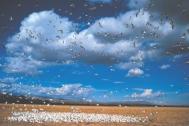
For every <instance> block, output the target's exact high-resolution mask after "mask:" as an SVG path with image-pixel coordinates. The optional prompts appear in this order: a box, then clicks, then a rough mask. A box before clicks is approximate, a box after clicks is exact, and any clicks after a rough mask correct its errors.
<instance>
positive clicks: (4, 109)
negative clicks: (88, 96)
mask: <svg viewBox="0 0 189 126" xmlns="http://www.w3.org/2000/svg"><path fill="white" fill-rule="evenodd" d="M52 125H53V126H189V108H184V107H180V108H179V107H125V106H123V107H117V106H70V105H63V106H58V105H24V104H0V126H52Z"/></svg>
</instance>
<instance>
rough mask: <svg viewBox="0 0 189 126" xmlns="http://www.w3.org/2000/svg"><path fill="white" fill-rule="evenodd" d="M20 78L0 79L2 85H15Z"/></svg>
mask: <svg viewBox="0 0 189 126" xmlns="http://www.w3.org/2000/svg"><path fill="white" fill-rule="evenodd" d="M16 80H18V78H14V77H5V78H0V83H14V82H15V81H16Z"/></svg>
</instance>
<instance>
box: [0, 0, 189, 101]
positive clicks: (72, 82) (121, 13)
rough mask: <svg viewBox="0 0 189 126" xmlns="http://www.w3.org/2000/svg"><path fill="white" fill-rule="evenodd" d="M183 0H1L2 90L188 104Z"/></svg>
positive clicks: (188, 16) (188, 30)
mask: <svg viewBox="0 0 189 126" xmlns="http://www.w3.org/2000/svg"><path fill="white" fill-rule="evenodd" d="M188 4H189V1H188V0H181V1H180V0H174V1H172V0H166V1H164V0H157V1H154V0H54V1H51V0H40V1H39V0H28V1H23V0H17V1H16V0H15V1H12V0H1V2H0V92H1V93H3V94H11V95H24V96H30V97H36V96H37V97H47V98H61V99H71V100H75V101H77V100H86V101H100V102H112V101H148V102H151V103H156V104H166V105H189V100H188V99H189V59H188V58H189V23H188V22H189V8H188V7H187V5H188Z"/></svg>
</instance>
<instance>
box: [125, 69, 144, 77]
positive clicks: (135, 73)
mask: <svg viewBox="0 0 189 126" xmlns="http://www.w3.org/2000/svg"><path fill="white" fill-rule="evenodd" d="M143 74H144V71H143V70H141V69H139V68H133V69H130V70H129V71H128V74H127V76H128V77H135V76H141V75H143Z"/></svg>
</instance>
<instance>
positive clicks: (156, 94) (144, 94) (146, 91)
mask: <svg viewBox="0 0 189 126" xmlns="http://www.w3.org/2000/svg"><path fill="white" fill-rule="evenodd" d="M163 94H164V93H162V92H160V91H157V92H153V90H152V89H144V90H143V92H142V93H133V94H132V95H131V97H132V98H153V97H160V96H162V95H163Z"/></svg>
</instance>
